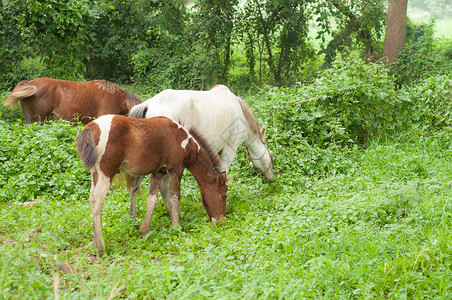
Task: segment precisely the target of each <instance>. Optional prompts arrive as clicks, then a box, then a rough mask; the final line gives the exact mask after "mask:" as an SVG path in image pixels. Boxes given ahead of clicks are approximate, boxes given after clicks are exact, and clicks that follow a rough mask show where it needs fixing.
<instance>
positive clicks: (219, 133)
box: [129, 85, 275, 217]
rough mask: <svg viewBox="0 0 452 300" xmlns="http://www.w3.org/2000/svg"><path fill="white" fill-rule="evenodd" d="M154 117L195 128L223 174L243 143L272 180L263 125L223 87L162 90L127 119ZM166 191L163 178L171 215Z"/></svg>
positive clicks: (165, 181) (135, 108)
mask: <svg viewBox="0 0 452 300" xmlns="http://www.w3.org/2000/svg"><path fill="white" fill-rule="evenodd" d="M156 116H165V117H168V118H171V119H173V120H180V121H181V122H183V123H184V124H188V125H192V126H193V127H195V128H196V129H197V130H198V131H199V132H200V133H201V134H202V135H203V136H204V137H205V138H206V139H207V140H208V141H209V143H210V144H211V145H212V146H213V148H214V150H215V151H216V152H217V153H218V154H219V156H220V160H221V164H222V170H224V171H227V170H228V169H229V166H230V165H231V163H232V161H233V160H234V157H235V154H236V152H237V148H238V147H239V146H240V145H242V144H244V145H245V146H246V147H247V149H248V151H249V154H250V158H251V160H252V161H253V163H254V165H255V166H256V167H257V168H258V169H259V170H261V172H262V173H263V174H264V175H265V177H266V178H267V180H268V181H272V180H273V177H274V176H275V171H274V170H273V161H272V159H273V154H271V153H270V151H269V150H268V147H267V145H266V144H265V141H264V135H265V126H264V127H262V128H259V127H260V126H259V123H258V122H257V121H256V119H255V118H254V116H253V113H252V112H251V110H250V108H249V107H248V106H247V105H246V103H245V102H244V101H243V100H242V99H240V98H239V97H237V96H236V95H234V94H233V93H232V92H231V91H230V90H229V88H227V87H226V86H224V85H217V86H215V87H213V88H212V89H211V90H209V91H188V90H164V91H162V92H160V93H159V94H157V95H155V96H154V97H152V98H150V99H148V100H146V101H144V102H143V103H141V104H139V105H136V106H134V107H132V109H131V110H130V112H129V117H133V118H151V117H156ZM167 188H168V180H167V178H164V179H163V182H162V184H161V192H162V196H163V201H164V202H165V205H166V208H167V210H168V214H170V209H169V208H170V205H171V204H169V203H167V198H166V197H165V194H167V192H166V191H165V189H167ZM133 207H135V197H134V196H133V195H132V194H131V210H130V215H131V216H132V217H134V216H135V211H134V208H133Z"/></svg>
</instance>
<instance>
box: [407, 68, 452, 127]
mask: <svg viewBox="0 0 452 300" xmlns="http://www.w3.org/2000/svg"><path fill="white" fill-rule="evenodd" d="M406 91H407V93H408V95H409V97H410V99H411V102H412V105H413V109H412V117H411V118H412V122H413V125H414V126H415V127H417V128H419V127H421V128H422V129H423V130H427V131H434V130H442V129H444V127H450V126H452V118H451V117H452V116H451V110H452V78H451V77H449V76H446V75H440V76H432V77H428V78H425V79H423V80H422V81H420V82H419V83H418V84H416V85H413V86H412V87H410V88H408V89H407V90H406Z"/></svg>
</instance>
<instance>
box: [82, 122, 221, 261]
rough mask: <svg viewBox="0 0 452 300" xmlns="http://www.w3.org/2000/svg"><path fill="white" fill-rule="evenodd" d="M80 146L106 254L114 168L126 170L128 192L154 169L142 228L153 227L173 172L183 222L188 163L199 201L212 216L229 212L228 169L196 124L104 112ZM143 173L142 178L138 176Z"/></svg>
mask: <svg viewBox="0 0 452 300" xmlns="http://www.w3.org/2000/svg"><path fill="white" fill-rule="evenodd" d="M76 145H77V152H78V155H79V157H80V159H81V160H82V161H83V163H84V164H85V166H86V167H87V168H88V169H89V170H90V171H91V177H92V181H91V191H90V196H89V201H90V203H91V212H92V215H93V221H94V243H95V245H96V247H97V249H98V251H99V256H102V255H103V253H104V249H105V242H104V238H103V232H102V208H103V204H104V199H105V196H106V194H107V192H108V190H109V189H110V186H111V182H112V180H113V177H114V176H115V175H116V173H117V172H118V171H119V170H121V171H123V172H124V173H126V177H127V179H128V180H127V182H128V183H129V189H130V194H131V195H132V194H133V193H135V195H136V192H137V191H138V190H139V184H140V182H141V179H142V177H143V176H145V175H147V174H151V183H150V187H149V195H148V198H147V212H146V217H145V220H144V222H143V224H142V225H141V226H140V233H141V234H143V235H145V234H146V233H148V232H149V231H150V230H149V223H150V219H151V215H152V212H153V210H154V208H155V205H156V203H157V193H158V190H159V186H160V182H161V180H162V177H163V176H164V175H166V174H168V175H169V181H170V184H169V187H170V191H168V193H169V199H170V201H171V202H172V203H171V212H170V216H171V218H172V224H173V225H179V203H180V180H181V177H182V173H183V171H184V168H187V169H188V170H190V172H191V173H192V174H193V176H194V177H195V179H196V181H197V182H198V185H199V189H200V192H201V201H202V203H203V205H204V208H205V209H206V211H207V213H208V215H209V217H210V219H211V221H212V219H215V220H216V221H218V222H221V221H222V220H223V219H224V217H225V215H226V192H227V187H226V182H227V181H228V180H229V178H227V176H226V172H224V171H223V172H222V171H221V165H220V160H219V158H218V155H217V154H216V153H215V151H214V150H213V148H212V147H211V146H210V145H209V144H208V143H207V142H206V140H205V139H204V138H203V137H202V136H201V135H199V133H197V131H196V130H194V129H190V130H188V131H187V130H186V129H185V128H184V127H182V126H181V125H179V124H178V123H176V122H174V121H172V120H171V119H168V118H165V117H155V118H150V119H133V118H128V117H124V116H120V115H106V116H102V117H100V118H98V119H96V120H94V121H93V122H91V123H89V124H88V125H87V126H86V127H85V128H84V129H83V130H82V131H81V132H80V133H79V134H78V135H77V138H76ZM137 179H139V180H137Z"/></svg>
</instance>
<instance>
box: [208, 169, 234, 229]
mask: <svg viewBox="0 0 452 300" xmlns="http://www.w3.org/2000/svg"><path fill="white" fill-rule="evenodd" d="M230 180H231V179H229V178H228V177H227V176H226V172H225V171H223V172H221V173H220V174H219V175H218V176H217V178H216V180H215V182H214V183H212V184H209V185H208V186H207V187H206V188H204V189H201V199H202V203H203V205H204V208H205V209H206V211H207V213H208V214H209V217H210V221H211V222H213V221H216V222H218V223H220V224H221V222H222V221H223V219H224V218H225V217H226V194H227V187H226V182H228V181H230Z"/></svg>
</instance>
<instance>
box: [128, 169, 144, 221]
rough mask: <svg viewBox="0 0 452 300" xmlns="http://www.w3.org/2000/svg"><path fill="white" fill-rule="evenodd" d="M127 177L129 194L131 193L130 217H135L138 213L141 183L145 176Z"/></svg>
mask: <svg viewBox="0 0 452 300" xmlns="http://www.w3.org/2000/svg"><path fill="white" fill-rule="evenodd" d="M126 176H128V177H127V183H128V186H129V195H130V217H131V218H135V217H136V213H137V195H138V192H139V191H140V185H141V182H142V181H143V178H144V176H137V177H133V176H129V175H126Z"/></svg>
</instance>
